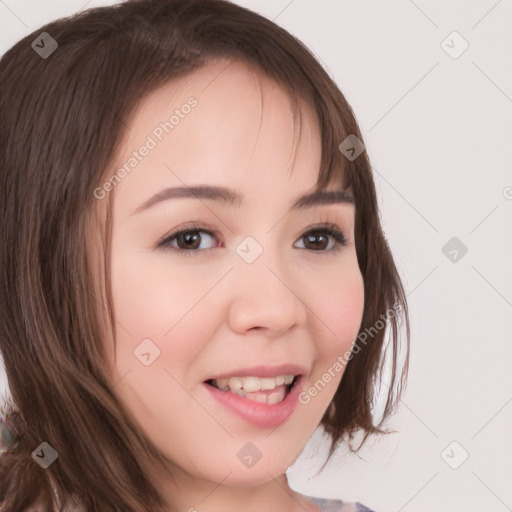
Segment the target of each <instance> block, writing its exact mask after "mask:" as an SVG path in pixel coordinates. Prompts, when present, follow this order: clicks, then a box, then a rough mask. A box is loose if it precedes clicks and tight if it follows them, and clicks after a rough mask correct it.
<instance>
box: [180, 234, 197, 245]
mask: <svg viewBox="0 0 512 512" xmlns="http://www.w3.org/2000/svg"><path fill="white" fill-rule="evenodd" d="M182 239H183V240H184V242H185V245H187V246H188V247H187V248H190V247H191V246H193V247H192V248H194V249H196V248H197V246H198V244H197V242H198V240H199V235H198V233H186V234H184V235H182Z"/></svg>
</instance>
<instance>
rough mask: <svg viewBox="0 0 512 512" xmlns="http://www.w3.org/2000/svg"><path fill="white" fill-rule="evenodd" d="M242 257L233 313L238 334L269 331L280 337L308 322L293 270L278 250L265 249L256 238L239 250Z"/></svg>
mask: <svg viewBox="0 0 512 512" xmlns="http://www.w3.org/2000/svg"><path fill="white" fill-rule="evenodd" d="M236 251H237V254H238V256H239V261H238V262H237V265H236V268H235V270H234V278H235V279H236V285H235V290H234V292H233V300H232V304H231V310H230V322H231V326H232V328H233V329H234V330H236V331H240V332H243V331H246V330H248V329H252V328H255V327H258V328H266V329H268V330H269V331H273V332H274V334H276V335H280V334H282V333H283V332H285V331H287V330H288V329H290V328H291V327H292V326H294V325H296V324H301V323H303V322H304V320H305V309H304V308H305V306H304V303H303V302H302V300H301V299H300V290H296V288H297V283H296V282H295V283H294V279H293V276H292V272H291V271H290V270H291V269H290V267H289V266H287V262H286V261H285V257H284V255H283V254H282V253H281V252H279V250H277V249H276V248H274V249H272V248H271V247H270V246H267V247H263V246H262V245H261V244H259V243H258V242H257V241H256V240H255V239H253V238H252V237H247V238H246V239H245V240H243V241H242V242H241V243H240V244H239V245H238V247H237V249H236Z"/></svg>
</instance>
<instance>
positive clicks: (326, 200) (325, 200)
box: [130, 185, 354, 215]
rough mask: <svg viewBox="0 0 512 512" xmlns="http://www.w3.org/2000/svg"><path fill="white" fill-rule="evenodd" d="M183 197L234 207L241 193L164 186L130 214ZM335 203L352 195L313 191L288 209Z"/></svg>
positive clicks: (351, 199) (351, 201) (206, 187)
mask: <svg viewBox="0 0 512 512" xmlns="http://www.w3.org/2000/svg"><path fill="white" fill-rule="evenodd" d="M183 198H193V199H211V200H214V201H220V202H222V203H225V204H229V205H232V206H235V207H238V206H240V204H241V203H242V200H243V196H242V194H240V193H239V192H235V191H234V190H231V189H229V188H226V187H219V186H213V185H194V186H189V187H174V188H166V189H164V190H162V191H160V192H158V193H157V194H155V195H154V196H152V197H150V198H149V199H148V200H147V201H145V202H144V203H142V204H141V205H140V206H139V207H138V208H136V209H135V210H134V211H133V212H132V213H131V214H130V215H134V214H136V213H139V212H141V211H144V210H147V209H149V208H151V207H152V206H154V205H156V204H158V203H161V202H162V201H167V200H169V199H183ZM335 203H349V204H354V196H353V195H352V194H351V193H349V192H347V191H346V190H332V191H326V190H320V191H315V192H311V193H309V194H306V195H303V196H300V197H299V198H297V199H296V200H295V201H294V202H293V204H292V206H291V208H290V210H305V209H307V208H312V207H314V206H319V205H324V204H335Z"/></svg>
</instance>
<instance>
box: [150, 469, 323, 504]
mask: <svg viewBox="0 0 512 512" xmlns="http://www.w3.org/2000/svg"><path fill="white" fill-rule="evenodd" d="M229 475H230V474H227V475H225V477H224V478H222V479H221V480H220V481H219V482H215V481H212V480H208V479H202V478H197V477H196V476H194V475H190V474H188V473H185V472H183V471H182V470H181V469H178V468H174V470H173V471H172V473H167V474H166V475H163V474H159V475H158V476H157V477H156V479H155V483H156V484H157V486H158V488H159V489H162V490H163V495H164V498H165V499H166V500H167V502H168V503H169V509H168V510H169V512H199V511H200V512H240V510H243V511H244V512H261V511H262V510H265V511H268V512H317V511H318V510H319V507H318V506H316V505H314V504H313V503H311V502H310V501H309V500H307V499H305V498H304V497H303V496H302V495H301V494H299V493H297V492H295V491H293V490H292V489H291V487H290V486H289V485H288V480H287V477H286V474H282V475H279V476H277V477H272V476H271V475H268V481H266V482H263V483H260V484H257V485H252V486H240V485H237V486H234V485H230V484H229Z"/></svg>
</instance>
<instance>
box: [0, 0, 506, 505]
mask: <svg viewBox="0 0 512 512" xmlns="http://www.w3.org/2000/svg"><path fill="white" fill-rule="evenodd" d="M111 3H115V2H105V1H91V2H88V3H87V4H86V2H85V0H80V1H76V0H67V1H64V0H61V1H50V0H45V1H34V0H31V1H28V0H0V17H1V20H2V21H1V29H2V30H1V31H0V51H1V52H2V53H3V52H4V51H5V50H6V49H7V48H9V47H10V46H11V45H12V44H13V43H15V42H16V41H17V40H18V39H20V38H21V37H23V36H24V35H26V34H28V33H30V32H31V31H33V30H35V29H36V28H38V27H39V26H41V25H42V24H43V23H46V22H48V21H50V20H53V19H55V18H58V17H63V16H67V15H70V14H72V13H74V12H76V11H78V10H80V9H82V8H84V7H87V8H89V7H93V6H99V5H107V4H111ZM237 3H239V4H240V5H244V6H246V7H249V8H250V9H253V10H255V11H257V12H260V13H261V14H263V15H265V16H266V17H268V18H270V19H273V20H274V21H276V23H278V24H280V25H281V26H283V27H285V28H286V29H288V30H289V31H290V32H292V33H293V34H295V35H296V36H298V37H299V38H300V39H301V40H302V41H304V43H305V44H306V45H307V46H308V47H309V48H311V49H312V50H313V51H314V53H315V54H316V55H317V56H318V57H319V59H320V60H321V61H322V62H323V63H324V65H325V66H326V67H327V69H328V71H329V72H330V73H331V75H332V76H333V77H334V78H335V80H336V81H337V83H338V84H339V86H340V88H341V90H342V91H343V92H344V94H345V95H346V97H347V99H348V101H349V102H350V103H351V105H352V107H353V108H354V111H355V113H356V116H357V118H358V121H359V123H360V126H361V129H362V132H363V137H364V138H365V143H366V146H367V151H368V153H369V156H370V158H371V161H372V163H373V166H374V170H375V179H376V182H377V187H378V193H379V199H380V204H381V209H382V216H383V222H384V226H385V230H386V235H387V237H388V240H389V243H390V245H391V248H392V250H393V251H394V254H395V256H396V260H397V263H398V266H399V269H400V271H401V273H402V275H403V277H404V280H405V283H406V286H407V290H408V298H409V302H410V308H411V320H412V353H411V368H410V379H409V387H408V389H407V392H406V394H405V396H404V398H403V400H402V402H401V408H400V411H399V412H398V413H397V415H396V416H394V417H393V418H392V420H391V422H390V427H392V428H394V429H396V430H398V431H399V432H398V433H397V434H393V435H390V436H388V437H387V438H385V439H383V440H376V442H375V443H374V446H373V447H368V448H366V449H365V450H364V451H362V452H361V453H360V454H359V456H355V455H350V454H348V453H347V452H346V451H343V450H340V452H339V454H338V455H337V456H336V457H335V458H334V459H332V462H330V463H329V465H328V466H327V467H326V468H325V469H324V471H323V472H322V473H320V474H319V475H317V476H314V475H315V473H316V472H317V471H318V469H319V468H320V467H321V464H322V462H323V459H322V457H321V456H322V454H323V453H325V449H326V444H325V443H323V442H321V439H320V438H319V437H318V438H316V437H315V438H314V439H312V441H311V442H310V443H309V445H308V446H307V447H306V450H305V452H304V453H303V455H302V456H301V458H300V459H299V460H298V461H297V463H296V464H295V465H294V466H293V467H292V468H291V469H290V470H289V477H290V483H291V485H292V487H294V488H296V489H297V490H299V491H300V492H304V493H309V494H311V495H319V496H324V497H338V498H343V499H347V500H360V501H361V502H363V503H365V504H366V505H368V506H370V507H372V508H374V509H376V510H377V512H401V511H404V512H413V511H418V512H419V511H450V512H456V511H464V512H477V511H481V510H486V511H493V512H505V511H507V510H509V511H512V486H511V485H510V482H511V477H512V441H511V431H512V428H511V427H512V371H511V369H512V368H511V367H512V336H511V332H512V329H511V328H512V315H511V313H512V269H511V254H512V226H511V222H510V220H511V218H512V172H511V163H510V162H511V159H512V158H511V157H512V137H511V136H512V116H511V114H512V99H511V98H512V66H511V65H510V55H512V31H511V29H510V27H511V21H512V1H511V0H500V1H495V0H489V1H487V0H485V1H483V0H482V1H474V0H473V1H467V0H466V1H458V2H455V1H446V2H439V1H431V0H429V1H426V0H415V1H412V0H400V1H399V0H393V1H387V2H379V1H372V2H369V1H361V0H357V1H356V0H351V1H334V0H333V1H315V2H313V1H309V2H308V1H307V0H294V1H291V2H290V1H289V0H284V1H282V0H275V1H270V0H269V1H256V0H243V1H242V0H238V2H237ZM453 31H457V32H458V33H459V34H460V36H462V37H463V38H464V39H465V40H466V41H467V43H468V44H469V47H468V49H467V50H466V51H465V52H464V53H463V54H462V55H460V56H459V57H458V58H452V57H451V56H450V55H449V54H448V53H447V52H446V51H445V49H443V48H446V49H447V50H449V51H450V52H452V54H454V52H457V50H459V49H460V48H462V46H461V40H460V39H457V37H458V36H450V37H449V38H448V39H446V38H447V36H449V35H450V34H451V33H452V32H453ZM444 40H446V41H445V43H443V44H442V42H443V41H444ZM450 47H451V48H450ZM454 236H455V237H457V238H458V239H460V240H461V241H462V242H463V243H464V244H465V245H466V246H467V248H468V252H467V254H465V255H464V256H463V257H460V252H459V255H458V258H459V259H458V261H457V262H452V261H450V259H448V257H446V256H445V255H444V254H443V252H442V250H441V249H442V247H443V246H444V245H445V244H446V243H447V242H448V240H450V239H451V238H452V237H454ZM2 377H3V376H2ZM3 386H4V387H5V379H4V382H3ZM453 441H455V442H456V443H457V444H455V445H451V446H449V445H450V444H451V443H452V442H453ZM448 446H449V448H448V449H446V448H447V447H448ZM465 452H467V453H468V454H469V458H468V459H467V460H466V461H465V462H464V463H463V464H462V465H460V467H458V469H453V468H452V467H450V465H449V464H448V463H450V464H451V466H456V465H458V464H459V463H460V462H461V460H462V459H463V457H464V455H465Z"/></svg>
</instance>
